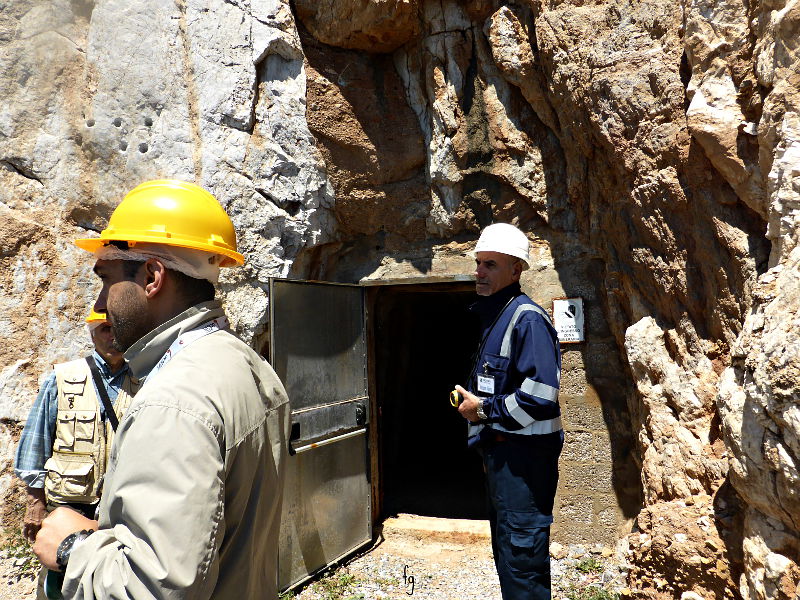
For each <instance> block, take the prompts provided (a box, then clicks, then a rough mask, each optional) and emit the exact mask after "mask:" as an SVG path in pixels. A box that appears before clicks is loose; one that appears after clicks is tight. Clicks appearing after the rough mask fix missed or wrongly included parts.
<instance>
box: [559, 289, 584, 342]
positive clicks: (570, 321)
mask: <svg viewBox="0 0 800 600" xmlns="http://www.w3.org/2000/svg"><path fill="white" fill-rule="evenodd" d="M553 325H554V326H555V328H556V333H558V341H560V342H561V343H570V342H582V341H584V340H585V339H586V338H585V335H584V334H585V332H584V324H583V298H554V299H553Z"/></svg>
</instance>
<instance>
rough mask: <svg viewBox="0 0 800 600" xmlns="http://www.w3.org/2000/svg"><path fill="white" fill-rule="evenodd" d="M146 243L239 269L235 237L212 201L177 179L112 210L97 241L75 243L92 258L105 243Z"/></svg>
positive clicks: (148, 185) (139, 191)
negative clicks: (212, 257) (207, 255)
mask: <svg viewBox="0 0 800 600" xmlns="http://www.w3.org/2000/svg"><path fill="white" fill-rule="evenodd" d="M111 241H121V242H129V243H131V244H132V245H135V243H136V242H150V243H154V244H164V245H167V246H180V247H182V248H193V249H195V250H203V251H205V252H213V253H214V254H222V255H223V256H225V257H226V258H225V259H224V260H223V261H222V263H220V266H221V267H232V266H235V265H241V264H243V263H244V256H242V255H241V254H239V253H238V252H237V251H236V231H235V230H234V228H233V223H231V220H230V218H229V217H228V214H227V213H226V212H225V210H224V209H223V208H222V206H220V203H219V202H217V199H216V198H215V197H214V196H213V195H212V194H211V193H210V192H208V191H207V190H205V189H203V188H201V187H200V186H199V185H195V184H193V183H189V182H186V181H179V180H177V179H157V180H154V181H146V182H145V183H142V184H140V185H137V186H136V187H135V188H133V189H132V190H131V191H130V192H128V195H127V196H125V197H124V198H123V199H122V202H120V203H119V206H117V208H116V209H115V210H114V212H113V213H112V215H111V219H110V220H109V221H108V227H106V228H105V229H104V230H103V231H102V232H100V237H99V238H84V239H79V240H75V245H76V246H78V247H79V248H83V249H84V250H88V251H89V252H94V251H95V250H97V249H98V248H100V247H101V246H103V245H105V244H106V243H107V242H111Z"/></svg>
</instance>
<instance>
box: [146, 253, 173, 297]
mask: <svg viewBox="0 0 800 600" xmlns="http://www.w3.org/2000/svg"><path fill="white" fill-rule="evenodd" d="M144 277H145V279H144V293H145V294H146V295H147V298H148V299H150V298H152V297H154V296H155V295H156V294H158V293H159V292H160V291H161V290H162V289H163V288H164V284H165V283H166V280H167V268H166V267H165V266H164V263H162V262H161V261H160V260H158V259H157V258H148V259H147V261H146V262H145V263H144Z"/></svg>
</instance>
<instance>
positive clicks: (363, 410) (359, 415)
mask: <svg viewBox="0 0 800 600" xmlns="http://www.w3.org/2000/svg"><path fill="white" fill-rule="evenodd" d="M366 422H367V407H366V406H364V404H363V403H362V402H356V426H358V427H363V426H364V425H365V424H366Z"/></svg>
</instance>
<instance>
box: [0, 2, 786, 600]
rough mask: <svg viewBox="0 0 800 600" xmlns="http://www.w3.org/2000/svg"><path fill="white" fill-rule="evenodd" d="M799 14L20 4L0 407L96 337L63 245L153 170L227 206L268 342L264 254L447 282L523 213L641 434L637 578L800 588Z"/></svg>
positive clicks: (656, 586) (227, 293)
mask: <svg viewBox="0 0 800 600" xmlns="http://www.w3.org/2000/svg"><path fill="white" fill-rule="evenodd" d="M293 7H294V10H295V11H296V15H297V17H298V20H299V21H300V23H296V22H295V15H294V14H293V12H292V8H293ZM799 24H800V8H798V3H797V2H796V1H795V0H790V1H786V2H784V1H766V0H754V1H753V2H750V3H744V4H743V3H742V2H735V1H733V0H720V1H718V2H711V1H710V0H689V1H688V2H683V3H680V2H676V1H674V0H668V1H663V0H642V1H636V2H634V1H633V0H593V1H591V2H589V1H584V0H570V1H557V2H544V1H543V0H527V1H525V2H504V1H501V0H470V1H467V2H458V1H456V0H360V1H359V2H345V1H340V0H325V1H324V2H310V1H308V0H298V1H297V2H295V3H293V4H292V5H290V4H289V2H288V0H265V1H258V2H256V1H254V0H231V1H228V2H224V3H219V4H214V5H213V6H212V5H209V4H208V3H206V2H200V1H199V0H179V1H177V2H175V3H164V2H160V1H158V0H127V1H124V2H123V1H121V0H102V1H98V2H88V1H83V0H46V1H41V0H13V1H11V2H6V3H4V4H3V7H2V10H1V11H0V54H2V56H3V60H1V61H0V336H2V339H3V340H10V342H7V343H6V344H3V346H2V347H0V417H2V418H3V419H8V420H10V421H14V422H16V421H19V420H21V419H24V417H25V414H26V413H27V410H28V407H29V406H30V403H31V402H32V399H33V397H34V395H35V393H36V389H37V384H38V382H39V381H41V379H42V378H43V377H44V375H45V374H46V373H47V371H48V369H49V368H50V367H49V366H50V364H51V363H53V362H56V361H59V360H63V359H67V358H72V357H74V356H75V355H78V354H80V353H81V352H85V351H86V350H87V349H88V344H87V342H88V340H87V337H86V334H85V332H84V330H83V328H82V319H83V317H84V315H85V313H86V310H87V308H88V306H89V305H90V304H91V302H92V300H93V298H94V297H95V294H96V293H97V282H96V281H94V279H93V276H92V275H91V272H90V267H91V258H90V257H89V256H87V255H86V254H85V253H83V252H81V251H79V250H78V249H77V248H75V247H74V246H73V245H72V244H71V240H72V239H74V238H76V237H79V236H85V235H93V233H92V232H97V231H99V230H101V229H102V228H103V227H104V226H105V223H106V222H107V219H108V216H109V215H110V214H111V212H112V210H113V208H114V206H115V205H116V203H117V202H118V201H119V200H120V198H121V196H122V194H123V193H124V192H125V191H126V190H128V189H130V188H131V187H133V186H134V185H135V184H137V183H139V182H140V181H142V180H144V179H150V178H155V177H167V176H169V177H183V178H187V179H191V180H194V181H197V182H199V183H201V184H202V185H205V186H206V187H208V188H209V189H210V190H211V191H212V192H213V193H214V194H215V195H216V196H217V197H218V198H219V200H220V202H221V203H222V204H223V206H225V208H226V209H227V210H228V212H229V214H231V217H232V219H233V221H234V224H235V226H236V227H237V230H238V232H239V245H240V249H241V250H242V251H243V252H244V254H245V255H246V257H247V265H246V266H245V267H244V268H243V269H239V270H231V271H228V272H226V273H225V275H224V277H223V281H222V284H221V289H222V295H223V298H224V299H225V301H226V303H227V308H228V311H229V312H230V314H231V317H232V319H233V321H234V324H235V326H236V328H237V330H238V331H239V332H240V333H241V334H242V335H243V337H244V338H245V339H247V340H248V341H249V342H251V343H252V344H253V345H254V346H255V347H257V348H261V347H263V346H264V342H265V335H266V328H267V322H266V321H267V314H268V307H269V297H268V291H267V290H268V287H267V281H268V279H269V277H271V276H293V277H298V278H318V279H327V280H338V281H345V282H351V283H352V282H358V281H360V280H362V279H364V280H376V279H381V278H389V277H394V276H402V277H404V278H407V279H414V278H421V279H424V278H426V277H427V278H430V277H443V278H447V277H452V275H453V273H462V272H464V271H466V270H468V268H469V266H468V265H469V262H470V258H469V251H470V249H471V248H472V244H473V243H474V240H475V237H476V234H477V231H478V230H479V228H480V227H482V226H484V225H486V224H487V223H489V222H491V221H493V220H495V221H508V222H511V221H513V222H515V223H518V224H519V225H520V226H521V227H523V228H524V229H525V230H526V231H527V232H529V234H530V237H531V239H532V241H533V242H534V251H533V255H534V259H532V263H533V268H532V269H531V270H530V271H529V272H526V278H528V279H527V280H526V282H527V283H530V282H539V281H544V280H545V279H546V278H544V277H543V275H542V274H543V273H544V272H546V271H547V272H554V273H556V274H557V276H555V275H554V276H553V279H558V283H557V284H555V283H552V282H551V281H549V280H548V283H547V284H546V285H545V284H542V286H541V287H540V288H537V289H536V291H537V293H541V294H542V296H543V297H553V296H554V295H555V291H556V290H557V289H558V290H561V291H562V292H564V291H568V292H569V293H572V294H575V295H583V296H584V297H585V298H586V299H587V302H589V303H590V304H591V309H592V310H593V311H594V312H593V313H592V319H593V320H592V321H591V323H592V327H593V328H595V329H594V331H596V332H602V336H601V337H603V342H602V344H594V343H592V344H587V346H586V349H585V351H582V352H580V353H577V352H576V353H572V355H570V356H569V357H568V358H569V360H571V361H574V362H575V363H576V365H575V368H584V369H586V370H587V372H590V373H592V374H593V381H592V382H591V388H592V390H595V391H593V392H592V393H594V394H595V395H596V396H597V402H598V404H601V403H602V404H603V406H605V407H606V408H608V407H612V406H613V407H620V406H621V405H623V406H622V407H621V408H622V409H620V410H614V411H607V412H606V413H605V414H604V416H605V417H607V418H608V421H609V422H608V427H609V430H615V431H621V430H624V431H625V432H626V435H632V436H634V437H635V439H636V444H635V448H633V451H632V452H631V454H632V455H633V456H632V457H627V459H626V460H627V461H628V462H626V464H628V465H633V466H638V468H639V470H640V473H639V474H640V477H641V488H642V492H643V493H642V499H643V509H642V511H641V514H640V515H639V516H638V519H637V524H638V531H636V532H635V533H633V534H631V536H630V539H629V542H631V544H632V548H633V549H634V556H635V563H636V564H635V568H637V569H638V571H635V572H636V573H639V574H641V575H642V577H643V581H644V582H645V583H644V586H643V587H642V589H640V590H639V592H640V593H641V594H642V596H641V597H647V598H665V599H666V598H680V597H681V595H684V596H686V597H687V598H689V597H692V595H697V596H700V597H703V598H707V599H710V598H726V599H727V598H736V597H742V598H747V599H750V598H752V599H756V598H758V599H764V600H766V599H770V600H772V599H778V598H790V597H792V594H796V585H797V580H798V578H800V575H799V574H798V547H800V543H799V542H798V538H800V522H798V517H797V515H800V499H799V497H798V490H800V475H798V466H799V465H800V413H798V406H799V405H800V403H799V402H798V396H799V394H800V392H798V390H800V387H798V383H797V382H798V380H800V378H798V373H800V366H798V365H800V356H798V353H797V348H798V346H800V344H798V339H797V337H798V334H797V331H798V330H800V328H799V327H798V325H800V323H798V322H797V318H796V315H797V313H798V308H799V305H800V297H799V296H798V289H800V280H798V272H800V254H799V253H800V250H798V247H799V246H800V244H798V238H799V234H798V222H800V221H799V220H798V214H799V213H798V206H800V184H798V181H800V167H798V165H800V141H799V140H800V111H799V110H798V106H800V102H798V98H800V95H799V94H800V93H799V92H798V89H800V75H799V74H800V57H799V56H798V50H797V43H796V42H797V37H798V33H797V32H798V27H799ZM551 292H553V293H551ZM548 294H549V296H548ZM614 343H615V344H616V345H614ZM603 344H605V345H603ZM578 354H580V356H579V357H577V356H576V355H578ZM578 363H580V364H578ZM605 373H612V374H614V376H616V377H618V378H619V379H620V380H622V383H619V382H617V383H614V384H609V383H608V378H604V374H605ZM567 384H569V382H567ZM570 385H571V384H570ZM611 396H613V402H612V399H611ZM614 402H618V403H621V405H620V404H614ZM625 404H627V406H624V405H625ZM611 413H613V414H611ZM615 419H616V420H615ZM620 419H625V420H626V422H624V423H622V422H620ZM628 421H629V422H628ZM631 432H632V433H631ZM0 435H6V434H5V433H3V432H2V430H0ZM630 445H631V444H626V445H625V446H624V447H625V448H626V452H627V449H628V447H629V446H630ZM614 451H618V450H614ZM627 487H630V486H629V485H627V484H626V486H622V487H618V488H617V491H618V490H620V489H623V488H626V489H627ZM633 487H635V485H634V486H633ZM637 498H638V496H637ZM711 499H713V500H711ZM612 500H613V498H612ZM629 516H630V517H631V518H632V517H633V516H636V515H629ZM698 561H699V562H698ZM633 581H634V580H633V579H632V587H633ZM639 592H637V593H639Z"/></svg>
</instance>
